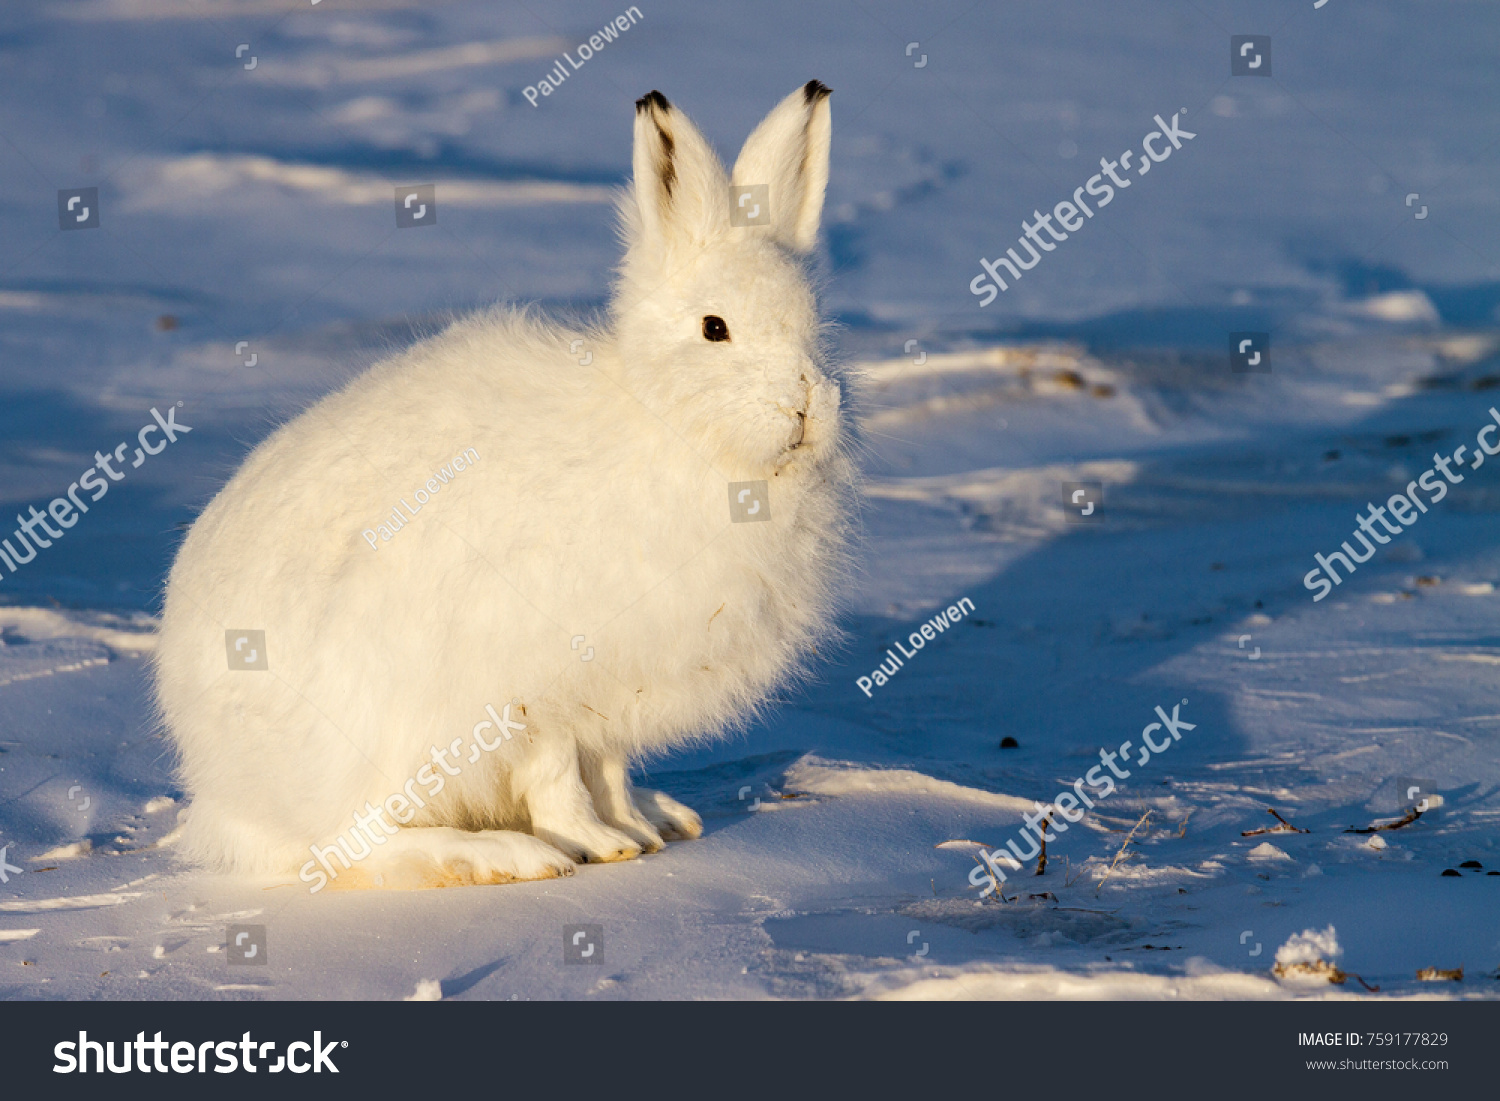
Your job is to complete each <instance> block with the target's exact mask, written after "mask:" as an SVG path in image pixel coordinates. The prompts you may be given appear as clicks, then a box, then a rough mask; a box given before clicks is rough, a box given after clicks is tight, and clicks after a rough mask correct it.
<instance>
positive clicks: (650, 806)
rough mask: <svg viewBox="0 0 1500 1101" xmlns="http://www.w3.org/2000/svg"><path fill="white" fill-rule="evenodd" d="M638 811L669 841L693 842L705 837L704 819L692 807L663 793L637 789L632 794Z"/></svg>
mask: <svg viewBox="0 0 1500 1101" xmlns="http://www.w3.org/2000/svg"><path fill="white" fill-rule="evenodd" d="M630 794H631V798H632V799H634V801H635V806H636V809H637V810H639V811H640V812H641V815H642V816H643V817H644V818H645V819H646V821H647V822H650V823H651V825H652V827H653V828H654V829H655V830H656V832H657V833H659V834H661V836H662V837H663V839H665V840H667V841H692V840H694V839H695V838H698V837H702V836H703V819H701V818H699V817H698V812H697V811H695V810H693V808H692V807H689V806H686V805H685V804H682V803H679V802H678V801H677V800H676V799H673V798H672V797H671V796H670V795H668V794H666V793H665V792H661V791H648V790H647V789H645V788H636V789H635V790H634V791H632V792H631V793H630Z"/></svg>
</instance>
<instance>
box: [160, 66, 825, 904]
mask: <svg viewBox="0 0 1500 1101" xmlns="http://www.w3.org/2000/svg"><path fill="white" fill-rule="evenodd" d="M828 96H829V90H828V89H827V88H825V87H824V86H823V85H822V84H820V83H818V82H817V81H813V82H810V83H809V84H807V85H806V86H805V87H803V88H800V89H798V90H797V91H796V92H794V93H793V94H792V95H791V96H788V97H787V98H786V99H785V100H783V101H782V103H781V104H780V105H779V106H777V107H776V109H775V110H773V111H772V112H771V113H770V115H768V116H767V117H766V119H765V120H764V121H763V122H762V123H761V124H760V125H759V126H758V127H757V128H756V130H755V132H754V133H753V134H752V135H751V136H750V138H749V139H748V140H747V141H746V143H745V147H744V149H743V151H742V152H741V153H740V156H739V159H738V161H737V162H736V163H735V166H734V170H733V172H732V174H730V175H729V176H726V175H725V173H724V170H723V168H722V166H721V165H720V163H719V161H718V159H717V157H716V156H715V154H714V153H713V151H712V150H711V149H710V147H709V145H708V144H707V142H705V140H704V139H703V137H702V136H701V135H700V134H699V133H698V131H697V130H696V129H695V128H694V127H693V125H692V124H691V123H690V122H689V121H688V120H687V118H686V117H684V116H683V114H682V113H681V112H680V111H678V110H676V109H675V108H673V107H672V106H671V105H670V104H669V103H668V102H667V101H666V99H665V98H664V97H663V96H662V95H661V94H660V93H657V92H652V93H650V94H649V95H647V96H646V97H644V98H643V99H641V100H640V101H638V102H637V103H636V117H635V150H634V183H633V187H632V188H631V189H630V190H629V191H628V192H627V193H626V194H625V195H623V196H622V199H621V202H620V207H621V215H622V223H623V236H624V239H625V242H626V246H627V248H626V252H625V257H624V261H623V263H622V266H621V269H620V272H619V275H618V280H617V283H616V286H615V288H614V293H613V299H612V303H611V307H610V312H609V316H608V318H607V323H605V324H601V325H598V326H594V327H580V328H576V329H574V328H567V327H565V326H563V325H560V324H558V323H555V322H553V321H550V320H545V319H541V318H538V317H536V316H534V315H532V314H529V313H527V312H524V311H522V312H516V311H508V310H502V309H499V308H496V309H492V310H490V311H488V312H484V313H480V314H478V315H476V316H472V317H469V318H467V319H465V320H462V321H459V322H457V323H456V324H454V325H453V326H452V327H450V328H449V329H447V330H446V331H445V332H443V333H442V334H441V335H438V336H436V337H433V338H432V339H429V340H426V341H423V342H421V343H419V344H417V345H415V346H413V347H412V348H410V349H409V350H407V351H406V352H404V353H402V354H400V355H397V356H395V357H394V358H391V359H388V360H386V361H385V362H383V363H380V364H378V365H376V366H375V367H374V368H372V369H371V370H370V371H368V372H367V373H365V374H364V375H362V376H361V377H359V378H357V379H356V380H354V381H353V382H352V383H351V384H350V385H348V386H347V387H345V388H344V389H343V390H341V391H339V392H337V393H334V394H331V395H329V396H328V397H326V398H324V399H323V400H321V401H319V402H318V403H317V404H316V405H314V406H313V407H312V408H310V409H308V410H307V411H306V412H304V413H303V414H302V415H300V416H299V417H297V418H296V419H295V420H292V421H291V422H290V423H288V424H286V425H284V426H283V427H281V428H280V429H279V430H278V431H277V432H275V433H274V434H273V435H272V436H270V437H269V438H268V439H267V440H265V442H263V443H262V444H261V445H260V446H259V447H257V448H256V449H255V450H254V451H253V452H252V453H251V455H250V456H249V457H248V458H247V459H246V461H245V463H244V465H243V467H241V468H240V470H239V471H238V472H237V473H236V474H235V476H234V477H233V478H232V479H231V480H230V481H229V483H228V484H227V485H226V486H225V487H224V489H223V490H222V491H221V492H220V493H219V495H218V496H217V497H216V498H215V499H214V500H213V501H212V503H210V504H209V506H208V507H207V508H206V509H205V510H204V512H203V514H202V515H201V516H200V517H199V518H198V520H197V522H196V523H195V524H194V525H193V527H192V530H191V532H190V533H189V534H188V536H187V539H186V541H185V542H184V544H183V546H182V549H181V552H180V553H179V555H178V557H177V561H176V563H175V565H174V566H173V569H172V572H171V576H170V578H169V580H168V584H167V591H166V599H165V608H164V611H163V615H162V624H161V639H160V646H159V649H158V652H157V656H156V689H157V702H158V705H159V708H160V712H161V717H162V719H163V722H164V724H165V727H166V729H167V732H168V733H169V735H170V737H171V739H172V741H173V743H174V744H175V748H176V751H177V758H178V765H179V775H180V778H181V781H182V783H183V786H184V787H185V789H186V791H187V793H188V794H189V796H190V797H191V806H190V808H189V810H188V813H187V817H186V820H185V823H184V826H183V830H182V833H181V837H180V845H181V848H182V849H183V850H184V851H185V853H186V855H188V856H189V857H190V858H192V859H195V860H197V861H198V862H200V863H202V864H205V865H207V866H209V867H212V868H216V869H219V870H223V871H230V872H238V873H244V874H252V875H269V876H289V875H291V874H293V873H296V874H298V875H299V876H300V878H301V879H302V880H303V881H305V882H307V883H308V884H310V886H311V889H312V890H313V891H318V890H321V889H322V888H324V887H325V886H330V885H332V886H338V887H347V886H363V887H369V886H387V887H418V886H443V885H456V884H468V883H496V882H504V881H508V880H523V879H538V878H543V877H548V876H556V875H568V874H571V872H572V870H573V865H574V863H575V862H594V861H610V860H625V859H630V858H632V857H634V856H636V855H638V854H639V853H641V852H643V851H644V852H652V851H655V850H657V849H659V848H661V846H662V843H663V840H674V839H684V838H694V837H697V836H698V835H699V834H700V833H701V831H702V823H701V821H700V819H699V818H698V816H697V815H696V814H695V813H694V812H693V811H692V810H690V809H689V808H687V807H685V806H683V805H682V804H681V803H679V802H677V801H675V800H673V799H671V798H668V797H667V796H665V795H663V794H660V793H657V792H648V791H644V790H633V789H632V787H631V784H630V780H629V770H630V765H631V763H632V761H634V760H637V759H640V758H641V757H643V756H644V755H646V754H649V753H652V752H653V751H660V750H663V749H665V748H668V747H671V746H674V745H681V744H683V743H686V742H689V741H691V740H693V739H695V738H701V737H704V736H708V735H712V734H715V733H718V732H721V731H723V730H724V729H725V728H726V727H727V726H729V725H731V724H733V723H734V722H736V721H739V720H742V719H743V718H745V717H746V716H747V715H748V714H750V713H751V712H752V711H753V710H754V709H755V708H756V707H757V706H758V705H759V704H761V703H762V702H763V701H764V700H765V699H766V698H767V696H768V694H769V693H770V692H771V691H772V690H773V689H775V688H776V687H777V686H779V685H782V684H784V683H786V681H787V679H788V678H789V677H791V676H794V675H795V674H796V673H797V672H798V671H799V670H800V669H801V668H802V663H803V662H804V661H805V660H806V658H807V657H808V654H809V652H810V651H811V649H812V648H813V646H814V644H815V643H816V642H817V641H818V639H819V638H821V637H824V636H826V635H827V634H828V633H829V631H830V618H831V614H832V599H833V594H834V590H835V588H836V582H837V579H838V577H839V575H840V573H841V571H842V569H843V567H844V566H845V564H846V561H847V557H846V554H847V552H846V546H847V538H848V532H849V528H850V523H849V517H850V509H851V505H852V501H853V495H854V473H853V464H852V462H851V459H850V456H849V450H850V448H849V443H848V430H847V428H846V427H845V425H844V420H845V414H844V413H843V412H842V411H841V390H840V386H839V384H838V382H836V381H835V380H834V379H833V378H831V377H830V373H829V371H830V369H829V368H828V366H827V365H826V363H825V357H824V354H823V351H822V346H821V343H820V333H821V327H820V321H819V317H818V314H817V311H816V303H815V300H814V295H813V293H812V291H811V290H810V288H809V284H808V278H807V275H806V272H805V271H804V268H803V260H804V257H805V254H807V253H809V252H810V251H811V250H812V249H813V247H814V244H815V241H816V237H817V232H818V224H819V220H820V217H821V213H822V207H823V195H824V190H825V188H826V185H827V181H828V154H829V140H830V114H829V103H828ZM748 185H764V190H761V189H759V188H757V189H756V190H754V191H753V192H751V199H747V201H746V202H743V203H740V202H737V201H736V200H735V198H734V197H733V195H732V190H733V192H734V193H735V194H742V193H744V192H745V189H746V187H747V186H748ZM752 200H753V201H752ZM757 206H761V207H763V209H757ZM736 222H739V223H746V222H748V223H749V224H739V225H736V224H735V223H736ZM734 483H765V486H764V487H762V486H760V485H758V484H752V485H749V486H735V485H733V484H734ZM256 632H263V634H258V633H256Z"/></svg>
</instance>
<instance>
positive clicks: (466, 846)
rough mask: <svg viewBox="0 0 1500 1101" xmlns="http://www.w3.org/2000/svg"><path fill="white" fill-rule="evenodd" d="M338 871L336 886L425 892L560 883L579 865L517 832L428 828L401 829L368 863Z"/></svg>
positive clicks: (545, 845)
mask: <svg viewBox="0 0 1500 1101" xmlns="http://www.w3.org/2000/svg"><path fill="white" fill-rule="evenodd" d="M335 871H337V872H338V878H337V879H336V881H335V882H334V883H333V884H332V886H334V887H349V888H356V889H357V888H387V889H392V890H420V889H424V888H433V887H468V886H474V885H478V884H489V883H515V882H518V881H521V880H530V879H555V878H556V877H558V876H565V875H572V874H573V861H571V860H569V859H568V857H567V856H565V855H564V854H563V853H561V852H559V851H558V850H557V849H555V848H553V847H552V846H551V845H549V844H547V843H546V842H545V841H542V840H540V839H539V838H535V837H532V836H530V835H529V834H524V833H517V832H514V831H512V830H481V831H479V832H469V831H467V830H458V829H453V828H452V827H449V826H424V827H417V828H408V829H402V830H400V831H398V832H397V833H396V834H395V835H393V836H392V837H390V838H388V839H387V841H386V843H385V844H384V845H383V846H380V847H378V848H377V849H376V850H375V852H374V853H372V854H371V856H370V857H369V858H368V859H366V860H363V861H361V862H360V863H358V864H355V865H354V867H353V868H351V869H349V870H348V871H344V870H342V869H339V868H335Z"/></svg>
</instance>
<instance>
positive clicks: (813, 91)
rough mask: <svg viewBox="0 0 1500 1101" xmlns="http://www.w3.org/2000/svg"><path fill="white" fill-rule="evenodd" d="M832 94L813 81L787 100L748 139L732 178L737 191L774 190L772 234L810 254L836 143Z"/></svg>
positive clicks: (829, 89)
mask: <svg viewBox="0 0 1500 1101" xmlns="http://www.w3.org/2000/svg"><path fill="white" fill-rule="evenodd" d="M832 94H833V89H831V88H829V87H827V86H825V85H823V84H821V83H819V82H818V81H816V80H809V81H808V82H807V83H806V84H804V85H803V86H802V87H801V88H798V89H797V90H796V91H795V92H793V93H792V94H791V95H789V96H787V97H786V99H784V100H782V101H781V102H780V103H779V104H777V105H776V108H775V109H774V110H773V111H772V112H771V113H770V114H769V115H767V116H766V117H765V119H763V120H762V121H761V124H760V125H759V126H757V127H756V128H755V132H754V133H752V134H751V135H750V137H749V138H747V139H746V140H745V148H744V149H742V150H740V156H739V160H737V161H735V162H734V172H733V173H731V179H732V180H733V187H734V188H736V189H737V188H745V187H752V186H754V185H756V184H767V185H769V186H770V203H771V211H770V217H771V227H772V232H774V233H775V234H776V236H777V238H778V239H779V240H781V241H782V242H783V243H784V244H786V245H788V246H789V247H791V248H794V249H796V250H797V251H798V252H810V251H811V250H812V248H813V246H814V245H816V244H817V241H818V222H819V220H820V219H821V218H822V216H823V193H824V192H825V191H826V190H827V189H828V146H829V143H830V142H831V141H832V138H833V121H832V113H831V112H830V110H829V105H828V97H829V96H831V95H832Z"/></svg>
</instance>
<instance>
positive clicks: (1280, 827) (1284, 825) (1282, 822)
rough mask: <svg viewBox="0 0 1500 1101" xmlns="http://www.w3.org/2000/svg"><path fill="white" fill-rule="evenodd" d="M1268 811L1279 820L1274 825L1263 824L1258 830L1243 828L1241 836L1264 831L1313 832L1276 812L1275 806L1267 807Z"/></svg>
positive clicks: (1253, 834)
mask: <svg viewBox="0 0 1500 1101" xmlns="http://www.w3.org/2000/svg"><path fill="white" fill-rule="evenodd" d="M1266 812H1267V813H1268V814H1270V816H1271V817H1272V818H1274V819H1276V821H1277V823H1278V824H1277V825H1274V826H1262V827H1260V829H1258V830H1241V831H1240V836H1241V837H1259V836H1260V835H1261V834H1263V833H1312V830H1304V829H1303V828H1302V827H1300V826H1294V825H1292V824H1291V823H1290V822H1288V821H1287V820H1286V819H1285V818H1283V817H1281V815H1279V814H1277V813H1276V808H1275V807H1267V808H1266Z"/></svg>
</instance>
